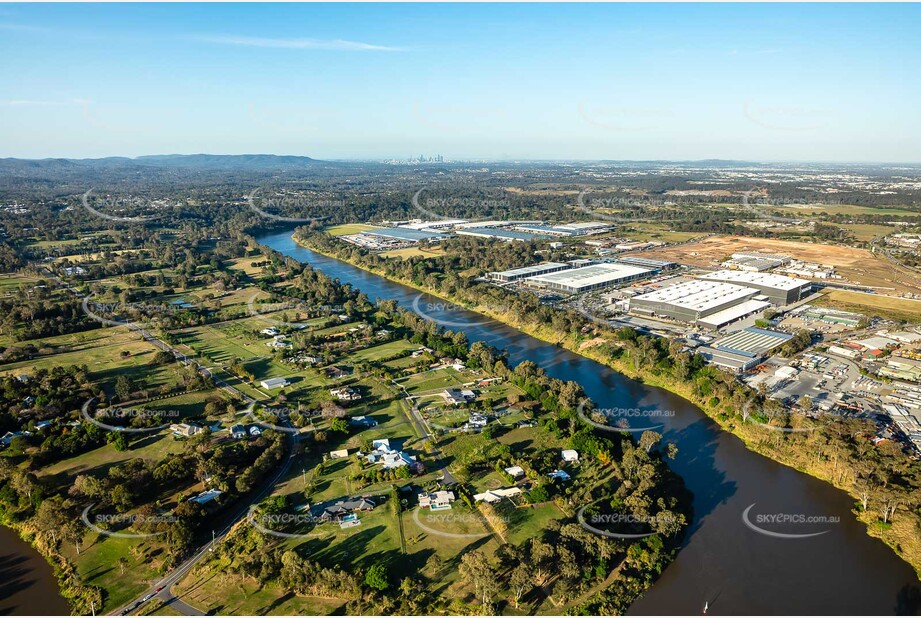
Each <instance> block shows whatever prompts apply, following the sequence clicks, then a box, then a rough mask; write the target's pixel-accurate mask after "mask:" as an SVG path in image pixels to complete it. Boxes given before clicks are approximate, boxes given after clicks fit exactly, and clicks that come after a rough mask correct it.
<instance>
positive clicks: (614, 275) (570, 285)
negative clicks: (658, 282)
mask: <svg viewBox="0 0 921 618" xmlns="http://www.w3.org/2000/svg"><path fill="white" fill-rule="evenodd" d="M656 272H657V271H656V270H655V269H652V268H642V267H640V266H631V265H629V264H593V265H591V266H584V267H582V268H573V269H572V270H565V271H561V272H555V273H550V274H545V275H538V276H535V277H527V278H526V279H525V280H524V281H525V283H527V284H529V285H534V286H538V287H543V288H548V289H551V290H557V291H560V292H568V293H571V294H578V293H580V292H588V291H590V290H597V289H599V288H604V287H608V286H612V285H619V284H623V283H629V282H631V281H636V280H638V279H643V278H645V277H648V276H650V275H652V274H654V273H656Z"/></svg>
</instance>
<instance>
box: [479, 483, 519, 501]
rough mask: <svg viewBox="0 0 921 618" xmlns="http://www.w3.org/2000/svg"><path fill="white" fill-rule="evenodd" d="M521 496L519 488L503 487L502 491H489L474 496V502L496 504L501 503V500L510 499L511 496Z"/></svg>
mask: <svg viewBox="0 0 921 618" xmlns="http://www.w3.org/2000/svg"><path fill="white" fill-rule="evenodd" d="M520 494H521V488H520V487H505V488H503V489H490V490H489V491H484V492H483V493H481V494H474V495H473V501H474V502H487V503H489V504H495V503H496V502H501V501H502V499H503V498H511V497H512V496H518V495H520Z"/></svg>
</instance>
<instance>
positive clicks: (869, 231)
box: [838, 223, 898, 242]
mask: <svg viewBox="0 0 921 618" xmlns="http://www.w3.org/2000/svg"><path fill="white" fill-rule="evenodd" d="M838 227H840V228H844V229H846V230H848V231H849V232H850V233H851V234H853V235H854V238H855V239H857V240H859V241H860V242H866V241H869V240H873V239H874V238H876V237H877V236H885V235H886V234H891V233H892V232H894V231H896V229H898V228H896V227H894V226H891V225H872V224H869V223H843V224H840V225H838Z"/></svg>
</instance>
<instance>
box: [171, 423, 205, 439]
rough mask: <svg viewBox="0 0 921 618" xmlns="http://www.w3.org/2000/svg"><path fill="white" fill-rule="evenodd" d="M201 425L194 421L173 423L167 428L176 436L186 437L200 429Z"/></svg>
mask: <svg viewBox="0 0 921 618" xmlns="http://www.w3.org/2000/svg"><path fill="white" fill-rule="evenodd" d="M201 429H202V428H201V426H199V425H196V424H195V423H174V424H172V425H170V426H169V430H170V431H172V432H173V434H175V435H177V436H181V437H184V438H188V437H190V436H194V435H195V434H197V433H198V432H200V431H201Z"/></svg>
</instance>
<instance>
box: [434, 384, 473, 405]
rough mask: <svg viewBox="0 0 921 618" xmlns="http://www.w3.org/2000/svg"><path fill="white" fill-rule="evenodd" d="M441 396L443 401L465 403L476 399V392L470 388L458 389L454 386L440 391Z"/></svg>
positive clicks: (456, 403)
mask: <svg viewBox="0 0 921 618" xmlns="http://www.w3.org/2000/svg"><path fill="white" fill-rule="evenodd" d="M441 397H442V398H443V399H444V400H445V403H447V404H449V405H452V406H456V405H459V404H462V403H467V402H470V401H473V400H474V399H476V393H474V392H473V391H470V390H458V389H456V388H449V389H446V390H444V391H442V392H441Z"/></svg>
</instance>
